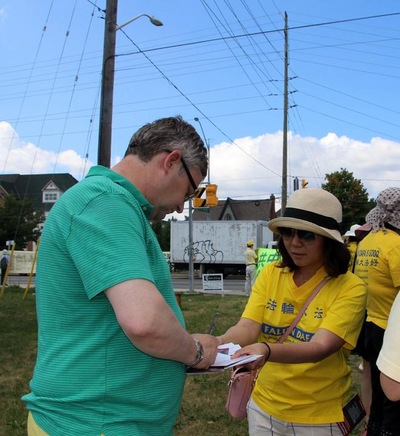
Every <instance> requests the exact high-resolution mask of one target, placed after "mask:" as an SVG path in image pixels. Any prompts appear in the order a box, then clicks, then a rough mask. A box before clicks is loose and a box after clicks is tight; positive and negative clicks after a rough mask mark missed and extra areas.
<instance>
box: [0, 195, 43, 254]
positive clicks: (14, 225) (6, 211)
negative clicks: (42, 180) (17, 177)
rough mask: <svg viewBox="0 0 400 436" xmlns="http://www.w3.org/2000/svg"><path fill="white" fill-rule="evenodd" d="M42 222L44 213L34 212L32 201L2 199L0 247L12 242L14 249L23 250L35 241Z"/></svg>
mask: <svg viewBox="0 0 400 436" xmlns="http://www.w3.org/2000/svg"><path fill="white" fill-rule="evenodd" d="M43 221H44V212H43V211H42V210H35V209H34V207H33V202H32V200H18V199H16V198H15V197H13V196H11V195H10V196H6V197H4V203H3V206H2V207H0V244H1V246H0V247H5V246H6V242H7V241H11V240H13V241H14V243H15V248H16V249H17V250H23V249H24V248H26V246H27V243H28V242H29V241H37V239H38V238H39V236H40V233H41V226H40V224H41V223H43Z"/></svg>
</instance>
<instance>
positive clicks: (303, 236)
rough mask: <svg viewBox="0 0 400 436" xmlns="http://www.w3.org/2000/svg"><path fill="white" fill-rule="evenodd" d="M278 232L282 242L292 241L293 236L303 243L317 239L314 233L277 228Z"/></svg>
mask: <svg viewBox="0 0 400 436" xmlns="http://www.w3.org/2000/svg"><path fill="white" fill-rule="evenodd" d="M278 230H279V234H280V235H281V237H282V239H283V240H284V241H289V240H290V239H293V238H294V236H295V235H297V237H298V238H299V239H300V240H301V241H303V242H314V241H315V240H316V239H317V237H318V235H317V234H316V233H314V232H310V231H308V230H297V229H291V228H288V227H279V228H278Z"/></svg>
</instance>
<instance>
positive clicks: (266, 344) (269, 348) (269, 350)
mask: <svg viewBox="0 0 400 436" xmlns="http://www.w3.org/2000/svg"><path fill="white" fill-rule="evenodd" d="M261 343H262V344H264V345H265V346H266V347H267V348H268V355H267V356H266V357H265V361H267V360H268V359H269V356H271V347H270V346H269V344H268V343H267V342H261Z"/></svg>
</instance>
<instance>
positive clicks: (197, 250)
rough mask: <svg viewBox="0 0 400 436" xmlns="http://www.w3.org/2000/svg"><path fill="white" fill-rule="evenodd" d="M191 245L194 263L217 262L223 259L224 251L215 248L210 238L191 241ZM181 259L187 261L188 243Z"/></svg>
mask: <svg viewBox="0 0 400 436" xmlns="http://www.w3.org/2000/svg"><path fill="white" fill-rule="evenodd" d="M192 247H193V248H192V257H193V260H194V262H196V263H219V262H223V260H224V253H223V252H222V251H221V250H216V249H215V248H214V246H213V243H212V242H211V240H210V239H206V240H205V241H196V242H193V246H192ZM183 260H184V262H188V261H189V245H187V246H186V247H185V250H184V252H183Z"/></svg>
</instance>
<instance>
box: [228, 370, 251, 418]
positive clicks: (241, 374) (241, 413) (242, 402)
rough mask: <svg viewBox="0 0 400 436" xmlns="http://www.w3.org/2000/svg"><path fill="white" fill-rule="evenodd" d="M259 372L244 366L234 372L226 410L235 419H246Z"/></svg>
mask: <svg viewBox="0 0 400 436" xmlns="http://www.w3.org/2000/svg"><path fill="white" fill-rule="evenodd" d="M257 372H258V371H257V370H248V369H246V368H245V367H243V366H242V367H239V368H236V369H233V370H232V374H231V379H230V381H229V392H228V398H227V400H226V405H225V408H226V410H227V411H228V412H229V414H230V415H231V416H232V417H233V418H246V416H247V403H248V402H249V400H250V396H251V392H252V390H253V387H254V383H255V382H256V379H257Z"/></svg>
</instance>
